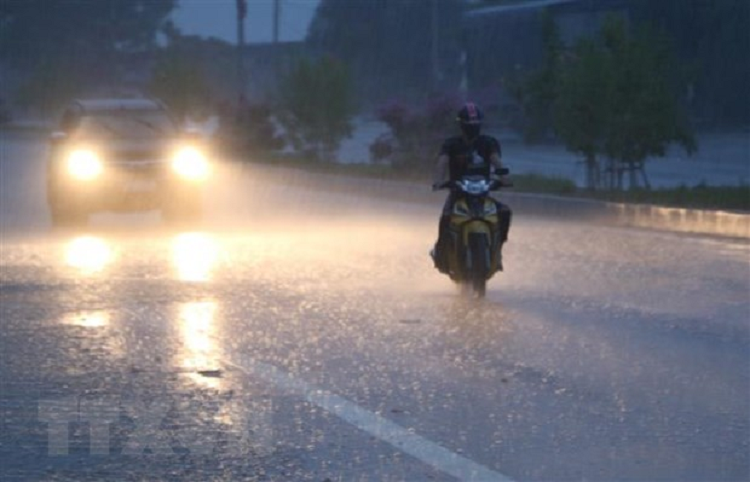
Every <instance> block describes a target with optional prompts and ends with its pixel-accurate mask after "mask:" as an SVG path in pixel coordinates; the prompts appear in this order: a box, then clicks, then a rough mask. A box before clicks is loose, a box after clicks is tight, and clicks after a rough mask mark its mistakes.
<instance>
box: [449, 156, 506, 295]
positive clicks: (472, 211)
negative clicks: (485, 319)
mask: <svg viewBox="0 0 750 482" xmlns="http://www.w3.org/2000/svg"><path fill="white" fill-rule="evenodd" d="M501 174H507V170H506V169H503V172H502V173H501ZM507 186H509V185H508V184H503V183H501V182H500V181H499V180H495V179H488V178H486V177H484V176H466V177H464V178H462V179H461V180H459V181H448V182H445V183H443V184H441V185H440V186H438V189H453V190H455V191H456V192H457V193H458V199H457V201H456V203H455V204H454V205H453V209H452V211H451V216H450V241H451V242H450V247H449V248H448V267H449V276H450V278H451V279H452V280H453V281H455V282H456V283H458V284H459V285H461V286H462V287H463V288H464V290H465V291H466V292H471V293H473V294H474V295H475V296H476V297H479V298H482V297H484V295H485V291H486V287H487V280H489V279H490V278H492V276H493V275H494V274H495V273H496V272H497V271H498V270H499V269H500V259H499V243H500V229H499V227H500V223H499V221H500V220H499V213H498V212H497V204H496V203H495V200H494V199H492V197H491V196H490V192H492V191H498V190H500V188H501V187H507Z"/></svg>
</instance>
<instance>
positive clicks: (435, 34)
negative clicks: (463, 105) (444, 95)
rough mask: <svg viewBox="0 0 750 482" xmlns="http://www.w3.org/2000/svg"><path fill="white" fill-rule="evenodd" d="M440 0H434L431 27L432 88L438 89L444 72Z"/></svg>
mask: <svg viewBox="0 0 750 482" xmlns="http://www.w3.org/2000/svg"><path fill="white" fill-rule="evenodd" d="M438 1H439V0H432V15H431V17H432V18H431V22H430V23H431V27H432V90H433V91H436V92H437V91H438V90H439V88H440V83H441V81H442V74H441V72H440V45H439V43H438V42H439V36H440V30H439V27H438V20H439V19H438Z"/></svg>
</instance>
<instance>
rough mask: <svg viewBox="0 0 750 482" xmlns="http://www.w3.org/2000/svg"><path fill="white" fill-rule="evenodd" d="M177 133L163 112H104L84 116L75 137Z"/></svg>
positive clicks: (143, 135) (141, 136) (139, 136)
mask: <svg viewBox="0 0 750 482" xmlns="http://www.w3.org/2000/svg"><path fill="white" fill-rule="evenodd" d="M176 133H177V126H176V125H175V123H174V122H173V121H172V119H171V118H170V117H169V116H168V115H166V114H165V113H163V112H151V111H132V112H106V113H101V114H93V115H86V116H83V117H82V118H81V123H80V124H79V126H78V128H77V129H76V133H75V137H120V138H131V137H138V138H143V137H163V136H171V135H175V134H176Z"/></svg>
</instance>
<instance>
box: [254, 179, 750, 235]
mask: <svg viewBox="0 0 750 482" xmlns="http://www.w3.org/2000/svg"><path fill="white" fill-rule="evenodd" d="M252 169H253V170H266V171H268V172H277V173H279V174H282V176H283V178H284V182H285V183H288V184H290V185H293V186H296V187H302V188H311V189H322V190H326V191H329V192H336V193H341V194H350V195H359V196H362V195H366V196H370V197H377V198H381V199H389V200H393V201H400V202H412V203H420V204H430V205H434V206H436V208H435V209H439V208H440V206H442V201H443V198H444V197H445V193H433V192H431V191H430V187H429V186H428V185H427V184H425V183H418V182H413V181H397V180H388V179H377V178H366V177H355V176H350V175H346V174H333V173H319V172H313V171H307V170H304V169H295V168H289V167H277V166H258V165H256V166H253V167H252ZM499 198H500V199H501V200H502V201H503V202H505V203H507V204H508V205H510V206H511V208H512V209H513V211H514V212H515V213H516V214H520V215H531V216H541V217H553V218H561V219H571V220H579V221H591V222H598V223H603V224H607V225H611V226H627V227H636V228H645V229H653V230H659V231H670V232H681V233H690V234H700V235H709V236H721V237H731V238H743V239H750V214H745V213H734V212H726V211H711V210H701V209H683V208H668V207H661V206H652V205H646V204H623V203H610V202H603V201H596V200H590V199H575V198H566V197H561V196H551V195H544V194H528V193H514V192H509V191H504V192H503V193H501V194H500V196H499Z"/></svg>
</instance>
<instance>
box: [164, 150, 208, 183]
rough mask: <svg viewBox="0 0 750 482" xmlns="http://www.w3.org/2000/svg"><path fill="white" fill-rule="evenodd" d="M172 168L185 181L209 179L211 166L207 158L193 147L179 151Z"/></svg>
mask: <svg viewBox="0 0 750 482" xmlns="http://www.w3.org/2000/svg"><path fill="white" fill-rule="evenodd" d="M172 168H174V170H175V172H177V174H179V175H180V176H181V177H184V178H185V179H191V180H200V179H205V178H206V177H208V173H209V166H208V160H207V159H206V156H205V155H204V154H203V153H202V152H201V151H199V150H198V149H195V148H193V147H186V148H183V149H180V150H179V151H177V153H176V154H175V156H174V159H173V160H172Z"/></svg>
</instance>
